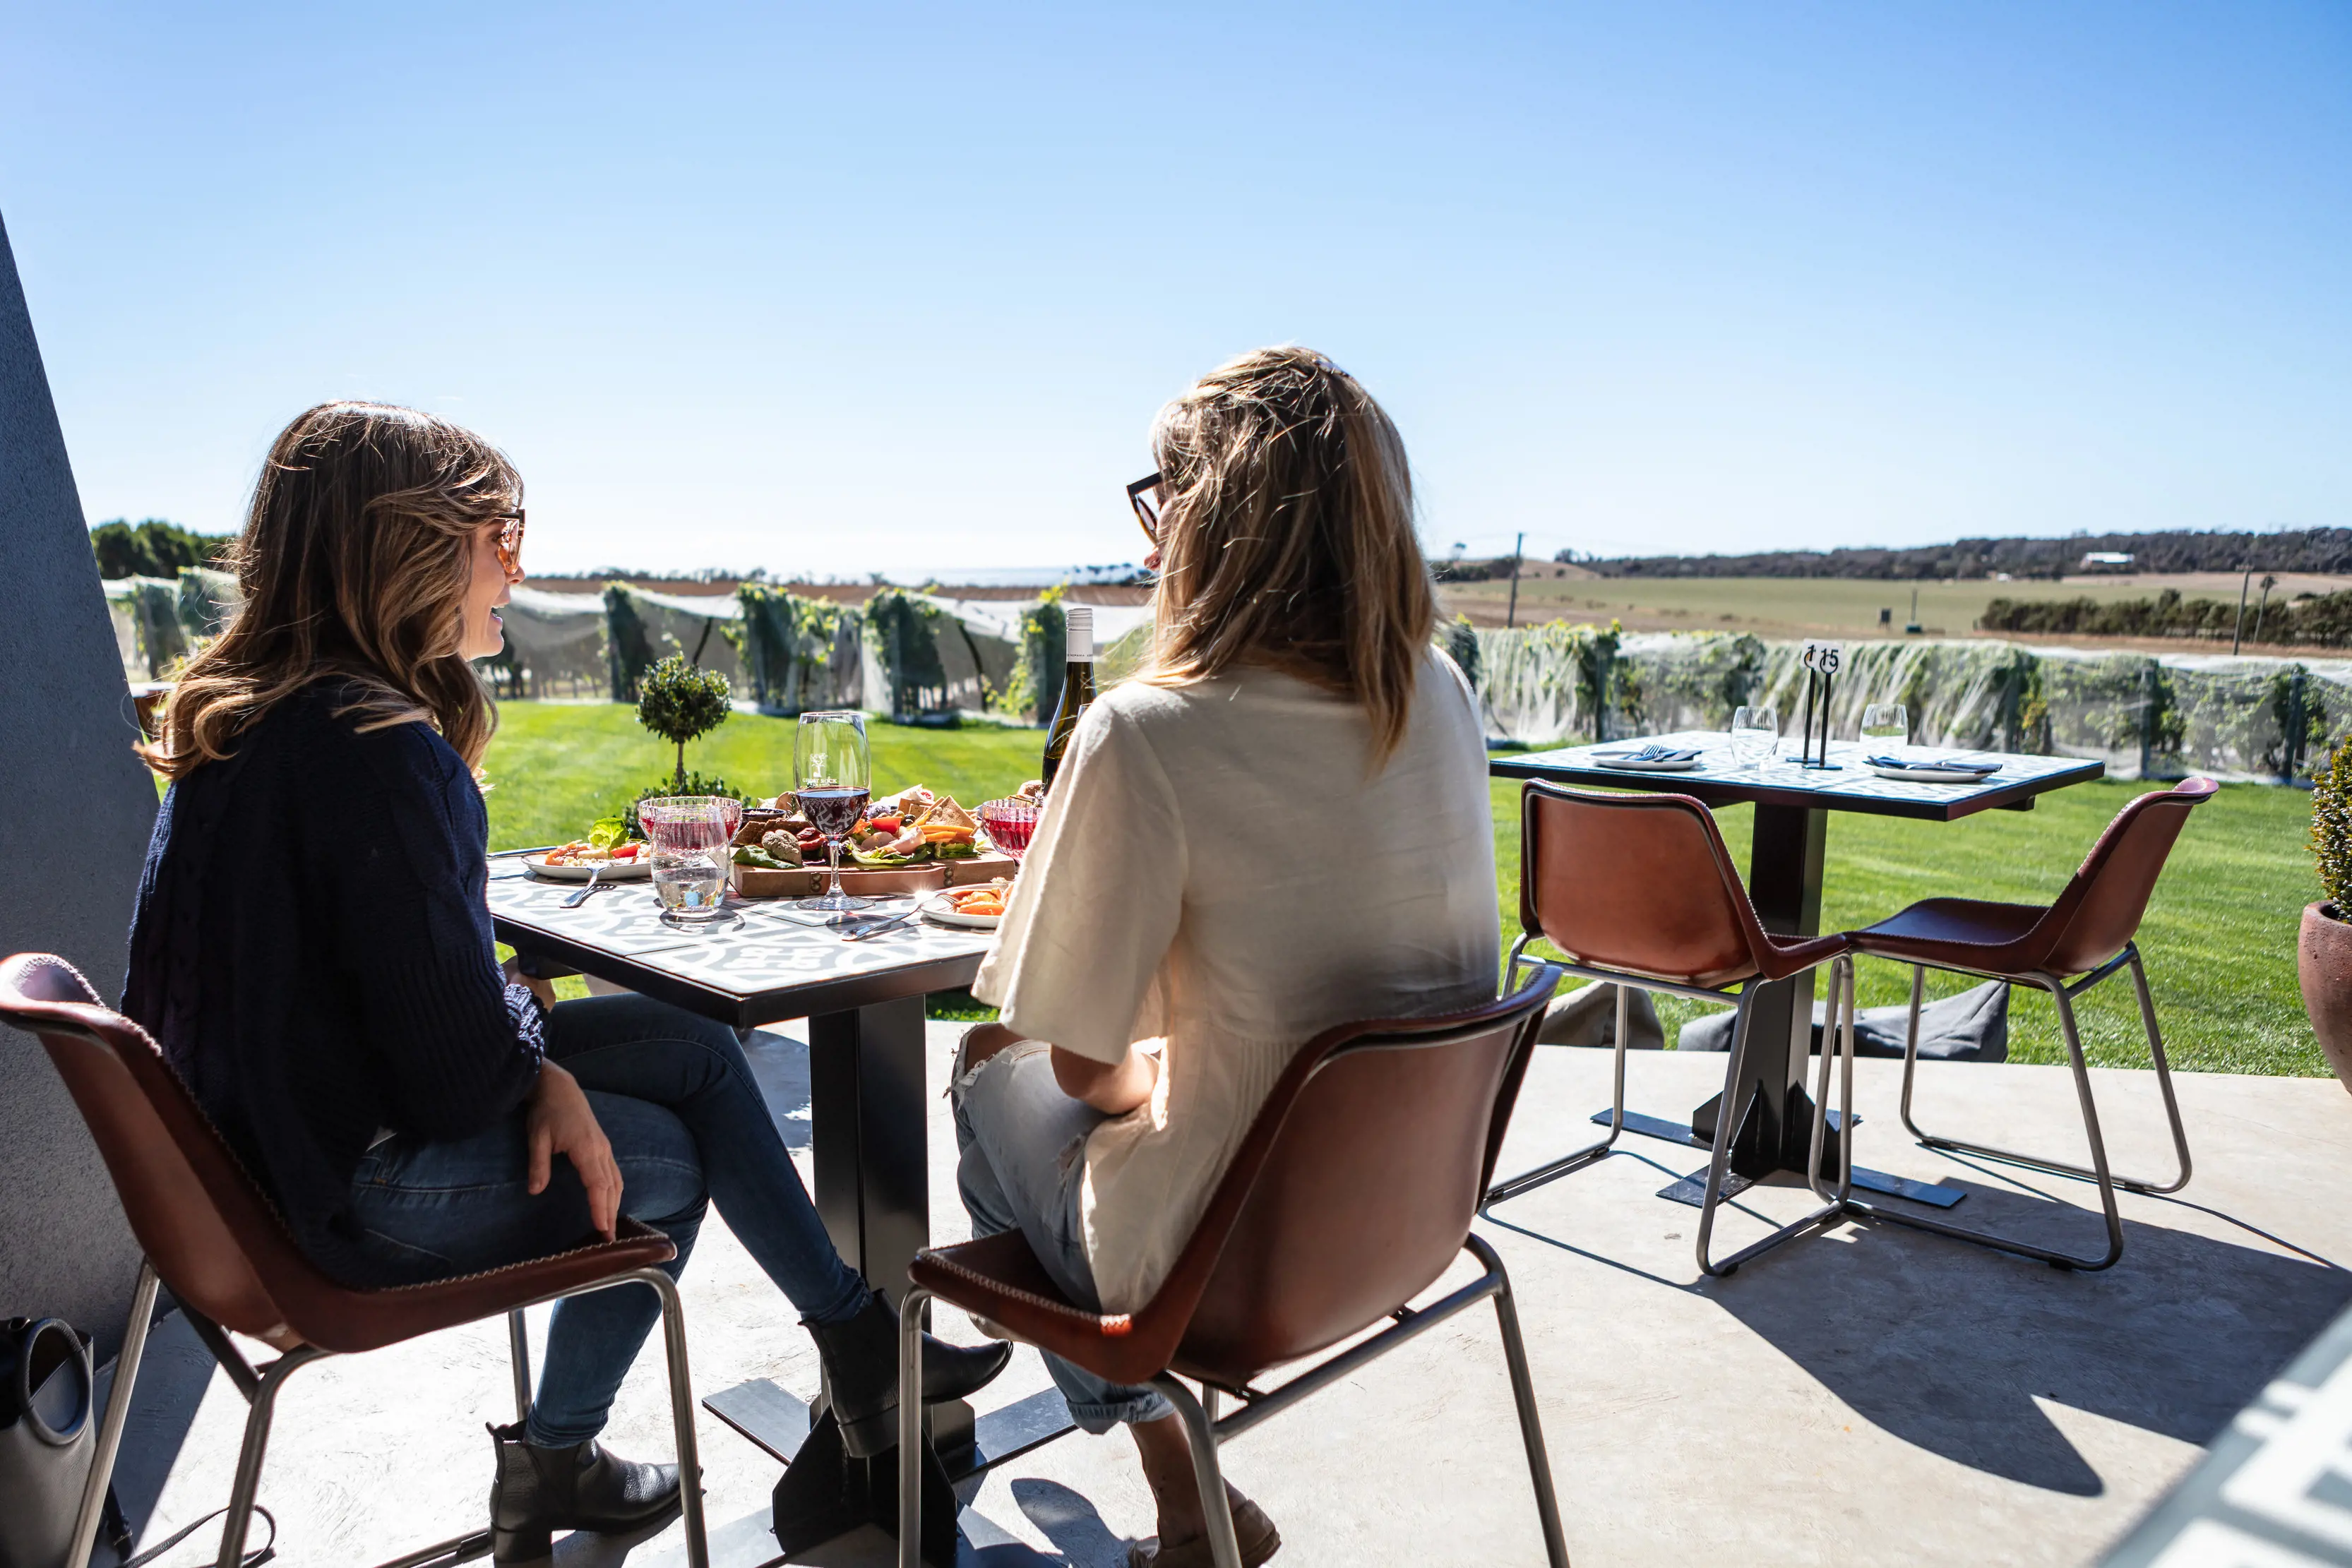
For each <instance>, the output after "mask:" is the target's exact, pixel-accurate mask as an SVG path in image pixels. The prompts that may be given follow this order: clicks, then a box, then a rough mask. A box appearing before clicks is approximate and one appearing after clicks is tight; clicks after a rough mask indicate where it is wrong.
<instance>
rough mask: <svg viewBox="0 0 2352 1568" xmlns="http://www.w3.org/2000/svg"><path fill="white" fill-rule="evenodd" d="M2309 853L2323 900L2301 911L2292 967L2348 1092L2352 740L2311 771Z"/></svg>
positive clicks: (2351, 1051) (2351, 1076)
mask: <svg viewBox="0 0 2352 1568" xmlns="http://www.w3.org/2000/svg"><path fill="white" fill-rule="evenodd" d="M2311 853H2312V858H2313V859H2315V861H2317V862H2319V888H2320V891H2321V892H2322V893H2325V894H2326V895H2327V896H2326V898H2325V899H2323V900H2321V901H2320V902H2319V903H2317V904H2309V905H2306V906H2305V909H2304V912H2303V939H2302V941H2301V942H2300V943H2298V944H2297V946H2296V950H2295V967H2296V969H2297V971H2298V973H2299V976H2300V977H2301V979H2302V981H2303V1008H2304V1011H2305V1012H2306V1013H2308V1014H2310V1015H2311V1030H2312V1032H2313V1033H2314V1034H2315V1035H2317V1036H2318V1037H2319V1049H2320V1050H2321V1051H2325V1052H2326V1055H2327V1065H2328V1066H2330V1067H2332V1068H2334V1069H2335V1070H2336V1082H2340V1083H2342V1084H2343V1085H2344V1087H2345V1088H2347V1090H2352V918H2347V917H2352V736H2347V737H2345V739H2344V740H2343V742H2342V743H2341V744H2339V745H2337V746H2336V747H2335V748H2334V749H2333V750H2331V751H2330V752H2329V753H2328V755H2327V758H2326V760H2325V761H2323V762H2321V763H2320V765H2319V766H2318V767H2317V768H2313V769H2312V773H2311Z"/></svg>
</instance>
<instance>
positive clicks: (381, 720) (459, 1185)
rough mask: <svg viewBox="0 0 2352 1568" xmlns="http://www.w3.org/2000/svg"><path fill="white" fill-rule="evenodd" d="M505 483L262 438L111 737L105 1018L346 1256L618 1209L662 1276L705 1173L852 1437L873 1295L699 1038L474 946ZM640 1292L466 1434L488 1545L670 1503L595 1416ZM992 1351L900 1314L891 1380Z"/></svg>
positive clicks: (558, 1235) (633, 1325) (876, 1353)
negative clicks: (113, 809) (127, 1026)
mask: <svg viewBox="0 0 2352 1568" xmlns="http://www.w3.org/2000/svg"><path fill="white" fill-rule="evenodd" d="M521 503H522V483H521V479H520V476H518V475H517V474H516V472H515V470H514V468H513V466H512V465H510V464H509V462H508V461H507V459H506V458H505V456H504V455H501V454H500V453H499V452H498V451H496V450H495V449H494V448H492V447H491V446H489V445H488V444H487V443H485V442H484V441H482V440H481V439H480V438H479V437H478V436H476V435H474V434H471V433H470V432H467V431H465V430H461V429H459V428H458V427H457V426H456V425H454V424H450V423H447V422H446V421H444V420H440V419H436V418H435V417H433V416H432V415H430V414H425V413H416V412H415V411H414V410H410V409H401V408H389V407H385V406H383V405H381V404H375V403H362V402H339V403H327V404H323V405H321V406H320V407H318V408H314V409H311V410H310V412H309V413H304V414H303V415H302V416H301V417H299V419H297V420H295V421H294V423H292V424H290V425H289V426H288V427H287V428H286V431H285V433H284V434H281V435H280V436H279V437H278V440H277V443H276V444H274V445H273V446H272V447H271V449H270V452H269V456H268V460H267V462H266V463H265V464H264V465H263V468H262V474H261V478H260V482H259V483H258V485H257V486H256V488H255V491H254V497H253V504H252V507H251V510H250V512H249V514H248V517H247V524H246V528H245V532H244V535H243V537H242V538H240V539H239V540H238V543H237V547H236V548H237V560H236V569H237V577H238V580H239V585H240V587H241V588H242V589H243V591H244V595H245V603H244V606H243V608H242V609H241V610H240V611H239V612H238V613H237V616H236V620H235V622H233V623H232V624H231V625H230V626H229V628H228V629H227V631H226V632H225V633H224V634H223V635H222V637H221V639H220V641H219V642H218V643H215V645H214V646H212V647H211V648H209V649H207V650H206V651H205V653H203V654H201V655H200V656H199V657H198V658H196V659H195V660H194V663H192V664H190V666H189V668H188V672H187V674H186V676H185V677H184V679H183V680H182V681H181V683H180V685H179V687H178V690H177V691H176V692H175V693H174V695H173V700H172V704H171V707H170V709H169V712H168V715H167V717H166V721H165V727H164V733H163V737H162V739H161V741H160V742H159V743H158V744H157V745H155V746H154V747H150V748H147V750H146V752H145V755H146V757H147V759H148V761H149V763H150V764H151V765H152V767H153V768H155V769H156V770H157V771H158V772H160V773H162V774H163V775H164V776H165V777H166V778H168V779H171V780H172V786H171V789H170V791H169V792H168V794H167V795H166V796H165V798H164V802H163V810H162V812H161V814H160V815H159V816H158V818H157V820H156V823H155V834H154V838H153V841H152V843H151V844H150V846H149V849H148V853H147V866H146V871H145V873H144V874H143V876H142V879H141V883H140V889H139V903H138V909H137V914H136V915H135V916H134V920H133V924H132V926H131V974H130V981H129V984H128V986H127V987H126V988H125V991H124V995H123V1011H124V1012H126V1013H127V1014H129V1015H130V1016H131V1018H133V1019H137V1020H138V1021H139V1022H140V1023H141V1024H142V1025H143V1026H145V1028H146V1029H147V1030H148V1031H149V1032H150V1033H151V1034H152V1035H153V1036H154V1037H155V1039H156V1040H157V1041H158V1042H159V1043H160V1044H161V1045H162V1047H163V1051H164V1054H165V1056H166V1057H167V1058H168V1059H169V1060H170V1061H171V1062H172V1064H173V1067H174V1068H175V1069H177V1071H179V1072H180V1073H181V1075H182V1076H183V1077H184V1079H185V1080H186V1082H187V1083H188V1086H189V1088H190V1089H191V1091H193V1092H194V1094H195V1097H196V1099H197V1101H198V1102H199V1103H201V1104H202V1105H203V1106H204V1108H205V1112H206V1113H207V1114H208V1115H210V1117H211V1118H212V1120H213V1122H214V1124H215V1125H216V1126H217V1127H218V1128H219V1129H220V1131H221V1133H222V1134H223V1135H224V1136H225V1137H226V1140H227V1142H228V1144H229V1145H230V1146H231V1147H232V1148H233V1149H235V1150H236V1154H237V1155H238V1156H239V1157H240V1158H241V1159H242V1160H243V1161H244V1163H245V1166H246V1168H247V1170H248V1171H249V1172H251V1174H252V1175H253V1176H254V1177H255V1178H256V1179H257V1181H258V1182H259V1183H260V1184H261V1186H263V1187H264V1188H265V1189H266V1190H267V1191H268V1193H269V1195H270V1197H272V1198H273V1199H274V1200H275V1202H276V1204H277V1207H278V1215H279V1217H280V1218H282V1219H283V1220H284V1221H285V1223H286V1225H287V1228H288V1229H289V1231H290V1232H291V1234H292V1237H293V1239H294V1241H295V1243H296V1245H298V1246H299V1247H300V1248H301V1249H302V1250H303V1252H304V1253H305V1254H306V1255H307V1256H309V1257H310V1259H311V1260H313V1261H314V1262H316V1263H317V1264H318V1265H319V1266H320V1268H321V1269H323V1270H326V1271H327V1272H328V1273H330V1274H331V1275H333V1276H334V1277H335V1278H337V1279H339V1280H341V1281H344V1282H346V1283H348V1284H352V1285H355V1286H360V1287H382V1286H396V1285H400V1284H404V1283H408V1282H412V1281H422V1280H428V1279H436V1278H442V1277H446V1276H449V1275H453V1274H458V1273H465V1272H468V1271H472V1270H480V1269H488V1268H495V1267H498V1266H499V1265H501V1264H505V1263H509V1262H515V1261H519V1260H523V1259H527V1258H531V1257H537V1256H541V1255H543V1254H546V1253H550V1252H555V1251H560V1250H562V1249H564V1248H566V1247H569V1246H572V1245H575V1244H577V1243H578V1242H579V1241H580V1240H582V1239H583V1238H585V1237H586V1236H587V1235H588V1234H589V1233H590V1232H591V1231H594V1232H596V1233H599V1234H601V1235H604V1236H606V1237H609V1236H611V1235H612V1234H613V1231H614V1224H615V1221H616V1218H617V1217H618V1216H620V1215H623V1214H626V1215H628V1216H629V1217H630V1218H633V1219H637V1220H641V1221H643V1222H644V1223H646V1224H648V1225H651V1226H653V1227H655V1228H658V1229H660V1230H663V1231H665V1232H667V1234H668V1235H669V1237H670V1238H671V1239H672V1240H673V1241H675V1242H676V1243H677V1261H676V1262H674V1263H673V1264H671V1265H670V1270H671V1272H672V1273H673V1275H675V1274H676V1273H677V1271H679V1270H682V1269H683V1268H684V1267H685V1263H686V1259H687V1256H688V1253H689V1252H690V1251H691V1250H692V1249H693V1246H694V1239H695V1235H696V1231H697V1229H698V1227H699V1226H700V1224H701V1221H702V1216H703V1213H704V1211H705V1209H706V1207H708V1205H709V1203H711V1202H714V1201H715V1202H716V1203H717V1204H718V1205H719V1210H720V1212H721V1213H722V1214H724V1215H725V1216H726V1218H727V1223H728V1226H729V1228H730V1229H731V1230H732V1231H733V1232H734V1234H735V1236H736V1237H737V1239H740V1241H741V1242H742V1243H743V1245H744V1247H745V1249H747V1250H749V1251H750V1252H751V1255H752V1257H753V1258H754V1259H755V1260H758V1262H759V1263H760V1265H761V1268H762V1269H763V1270H765V1271H766V1272H767V1274H768V1277H769V1278H770V1279H771V1280H772V1281H775V1283H776V1284H777V1286H778V1287H779V1288H780V1289H782V1291H783V1292H784V1294H785V1295H786V1296H787V1297H789V1298H790V1299H791V1300H792V1301H793V1304H794V1305H795V1306H797V1307H798V1308H799V1309H800V1310H801V1312H802V1313H803V1318H802V1322H803V1325H804V1326H806V1327H807V1328H808V1330H809V1332H810V1333H811V1334H812V1335H813V1336H814V1338H815V1340H816V1342H817V1348H818V1351H819V1354H820V1355H821V1356H822V1358H823V1360H824V1366H825V1371H826V1375H827V1391H828V1393H829V1394H830V1396H831V1397H832V1402H833V1406H834V1409H835V1414H836V1415H837V1416H839V1418H840V1421H841V1425H842V1431H843V1437H844V1440H845V1445H846V1446H847V1447H848V1448H849V1449H850V1451H851V1452H852V1453H854V1454H858V1455H862V1456H870V1455H872V1454H874V1453H877V1452H879V1451H880V1450H881V1449H883V1448H887V1447H888V1446H889V1445H890V1443H891V1441H892V1434H893V1432H894V1431H895V1422H896V1419H897V1417H896V1411H897V1404H898V1398H897V1383H898V1376H897V1334H898V1328H897V1315H896V1313H895V1312H893V1311H892V1310H891V1308H890V1306H889V1304H888V1303H887V1301H884V1300H883V1299H882V1298H881V1297H880V1296H878V1295H877V1294H876V1293H875V1292H874V1291H870V1290H869V1289H867V1288H866V1282H865V1281H863V1280H861V1279H860V1278H859V1277H858V1276H857V1274H856V1272H855V1271H853V1270H850V1269H849V1268H848V1267H847V1266H846V1265H845V1263H843V1261H842V1260H841V1258H840V1256H839V1254H837V1253H836V1252H835V1250H834V1248H833V1244H832V1242H831V1240H830V1239H828V1238H827V1236H826V1234H825V1229H824V1224H823V1223H822V1222H821V1221H820V1220H819V1218H818V1217H817V1214H816V1211H815V1208H814V1206H813V1205H812V1204H811V1203H810V1201H809V1197H808V1193H807V1191H806V1190H805V1189H804V1188H803V1186H802V1185H801V1180H800V1176H799V1174H798V1173H797V1172H796V1171H795V1170H794V1169H793V1163H792V1158H791V1155H789V1154H788V1153H787V1152H786V1151H785V1149H784V1146H783V1143H782V1139H781V1138H779V1137H778V1135H777V1133H776V1127H775V1123H774V1121H773V1120H772V1117H771V1115H770V1113H769V1111H768V1108H767V1104H766V1102H765V1101H764V1100H763V1099H762V1098H761V1094H760V1092H759V1089H758V1087H757V1085H756V1084H755V1083H754V1082H753V1081H752V1078H751V1070H750V1068H749V1067H748V1066H747V1065H746V1063H745V1061H744V1060H743V1052H742V1048H741V1046H740V1044H739V1043H738V1042H737V1040H736V1039H735V1035H734V1032H733V1031H732V1030H729V1029H727V1028H725V1027H723V1026H721V1025H719V1024H716V1023H712V1022H710V1021H709V1020H707V1019H697V1018H693V1017H691V1016H689V1015H688V1014H686V1013H683V1012H679V1011H677V1009H671V1008H668V1007H665V1006H663V1005H661V1004H660V1003H657V1002H654V1001H652V1000H650V999H648V998H642V997H635V996H614V997H596V998H587V999H584V1000H578V1001H566V1002H558V1003H555V1004H554V1005H553V1006H549V1005H547V1002H546V1000H545V999H544V998H541V997H540V996H536V995H534V994H533V993H532V992H531V991H530V990H528V989H526V988H524V987H522V986H520V985H510V984H509V983H507V977H505V976H503V975H502V974H501V973H500V969H499V961H498V957H497V954H496V949H495V947H494V945H493V943H492V940H491V932H490V918H489V912H488V907H487V906H486V904H484V900H483V888H484V880H485V878H486V876H487V875H488V866H487V863H486V861H485V858H484V856H485V848H486V844H487V841H488V817H487V815H486V813H485V812H484V810H483V807H482V800H481V793H480V789H479V788H478V786H477V784H476V782H475V772H474V770H475V768H476V767H477V766H478V764H479V763H480V761H481V758H482V752H483V748H484V747H486V746H487V745H488V741H489V737H490V732H491V730H492V728H493V727H494V724H495V716H494V714H493V712H492V710H491V707H490V705H489V701H488V696H487V695H486V694H485V693H484V691H483V688H482V685H481V683H480V682H479V680H478V679H477V677H476V675H475V674H474V671H473V670H472V668H471V667H470V664H469V661H472V660H475V659H482V658H488V657H489V656H491V655H493V654H495V653H498V652H499V648H500V646H501V645H502V641H503V635H502V632H501V630H500V625H499V615H498V607H499V605H501V604H503V603H505V602H506V601H507V599H508V595H509V590H510V589H511V587H512V585H513V584H514V583H515V582H516V581H518V580H520V577H521V566H520V554H521V547H522V533H523V512H522V505H521ZM559 1156H560V1157H559ZM658 1311H659V1308H658V1303H657V1302H656V1300H655V1298H654V1295H653V1293H652V1292H651V1291H638V1290H626V1289H622V1290H612V1291H599V1292H597V1293H596V1294H593V1295H589V1296H577V1297H573V1298H572V1299H570V1300H568V1301H562V1302H561V1303H559V1304H558V1305H557V1307H556V1309H555V1313H554V1318H553V1321H552V1322H551V1324H550V1326H549V1330H548V1342H547V1352H546V1355H545V1357H544V1363H543V1365H542V1367H541V1375H540V1381H539V1389H538V1396H537V1397H536V1399H535V1400H534V1401H533V1403H532V1406H531V1411H530V1418H529V1420H528V1421H527V1422H520V1423H517V1424H515V1425H514V1426H512V1427H498V1428H494V1429H493V1441H494V1445H495V1450H496V1455H497V1462H498V1474H497V1480H496V1483H495V1485H494V1487H493V1490H492V1492H491V1500H490V1504H491V1526H492V1542H493V1551H494V1552H495V1554H496V1556H497V1558H498V1560H499V1562H501V1563H521V1562H530V1561H535V1560H540V1559H544V1558H545V1557H546V1556H547V1555H548V1553H549V1551H550V1545H551V1542H550V1536H551V1532H553V1531H564V1530H598V1531H615V1530H635V1529H637V1528H640V1527H644V1526H647V1525H650V1524H651V1523H653V1522H654V1521H656V1520H658V1519H660V1518H661V1517H663V1516H664V1515H665V1514H667V1511H669V1510H670V1509H671V1508H673V1507H674V1506H675V1505H676V1503H677V1489H678V1477H677V1467H675V1466H673V1465H647V1464H635V1463H631V1462H629V1461H627V1460H625V1459H620V1458H615V1457H614V1456H613V1455H611V1454H608V1453H605V1452H604V1451H603V1450H602V1449H600V1448H598V1446H597V1444H596V1441H595V1438H596V1434H597V1433H598V1432H599V1431H600V1430H601V1429H602V1428H603V1427H604V1419H605V1416H606V1414H607V1412H608V1411H609V1410H610V1408H611V1406H612V1402H613V1396H614V1392H615V1391H616V1390H617V1389H618V1388H619V1386H620V1383H621V1379H622V1376H623V1375H625V1373H626V1372H627V1371H628V1368H629V1364H630V1363H631V1362H632V1361H633V1360H634V1359H635V1356H636V1354H637V1350H638V1347H639V1346H640V1345H641V1344H642V1343H644V1341H645V1337H646V1332H647V1331H648V1330H649V1329H650V1328H651V1327H652V1325H653V1322H654V1321H655V1318H656V1316H657V1315H658ZM1009 1356H1010V1351H1009V1348H1008V1347H1004V1346H1001V1345H992V1346H988V1347H986V1348H983V1349H978V1350H967V1349H960V1348H958V1347H955V1346H951V1345H947V1344H944V1343H939V1342H936V1341H933V1342H929V1344H928V1346H927V1354H926V1358H925V1362H924V1377H923V1391H922V1392H923V1397H924V1398H925V1399H926V1401H932V1400H938V1399H944V1398H950V1397H960V1396H962V1395H965V1394H968V1393H971V1392H972V1391H973V1390H975V1389H977V1388H979V1387H980V1386H982V1385H984V1384H985V1383H987V1382H988V1380H989V1379H990V1378H992V1377H993V1376H994V1375H996V1373H997V1372H998V1371H1000V1370H1001V1369H1002V1368H1003V1365H1004V1363H1005V1362H1006V1360H1007V1359H1009Z"/></svg>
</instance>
